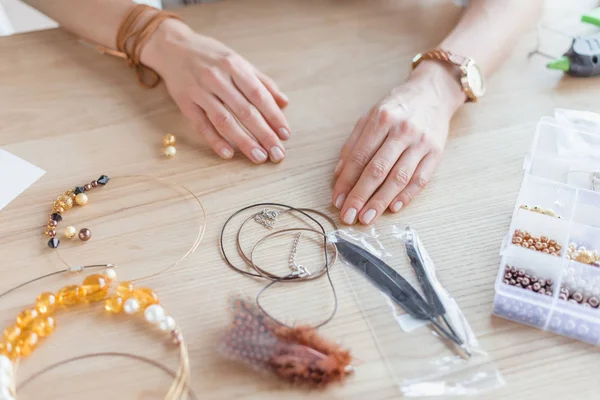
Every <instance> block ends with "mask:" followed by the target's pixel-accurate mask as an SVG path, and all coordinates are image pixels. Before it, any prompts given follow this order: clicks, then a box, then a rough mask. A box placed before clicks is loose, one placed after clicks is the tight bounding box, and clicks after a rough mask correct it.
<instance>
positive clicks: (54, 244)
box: [45, 175, 206, 281]
mask: <svg viewBox="0 0 600 400" xmlns="http://www.w3.org/2000/svg"><path fill="white" fill-rule="evenodd" d="M123 179H129V180H134V181H136V182H137V181H139V180H142V179H147V180H151V181H153V182H156V183H159V184H163V185H167V186H171V187H176V188H178V189H181V191H183V192H185V193H186V195H189V196H191V197H192V199H193V200H194V202H195V203H197V204H198V207H199V209H200V212H199V215H198V217H199V218H198V219H199V220H200V221H199V224H198V230H197V233H196V236H195V238H194V242H193V243H192V245H191V247H190V248H189V249H188V250H187V251H186V252H185V254H183V255H182V256H181V257H180V258H179V259H178V260H177V261H175V262H174V263H172V264H170V265H167V266H166V267H164V268H163V269H162V270H160V271H158V272H155V273H151V274H148V275H145V276H142V277H137V278H135V279H133V281H140V280H142V279H147V278H152V277H155V276H157V275H160V274H162V273H164V272H166V271H168V270H170V269H171V268H174V267H176V266H177V265H179V264H180V263H182V262H183V261H184V260H185V259H187V257H188V256H189V255H190V254H192V253H193V252H194V251H196V249H197V248H198V246H200V243H201V242H202V239H203V238H204V233H205V232H206V211H205V209H204V205H203V204H202V201H200V199H199V197H198V196H197V195H195V194H194V193H193V192H192V191H191V190H190V189H188V188H187V187H185V186H183V185H182V184H180V183H177V182H175V181H171V180H168V179H164V178H158V177H154V176H150V175H120V176H117V177H113V178H109V177H108V176H107V175H102V176H100V178H98V179H97V180H94V181H91V182H90V183H87V184H85V185H83V186H77V187H75V188H74V189H69V190H67V191H66V192H64V193H63V194H61V195H60V196H58V198H57V199H56V200H55V201H54V203H53V205H52V211H51V214H50V217H49V220H48V224H47V226H46V230H45V234H46V235H47V236H50V240H49V241H48V246H49V247H50V248H52V249H54V250H55V252H56V254H57V256H58V258H59V259H60V260H61V261H62V263H63V264H64V265H65V266H67V267H68V269H72V268H77V267H72V264H71V263H69V262H67V261H66V260H65V259H64V258H63V257H62V256H61V254H60V252H59V251H58V246H59V245H60V240H59V239H58V238H57V237H56V236H57V231H56V228H57V226H58V223H59V222H61V221H62V220H63V216H64V214H65V213H66V212H67V211H69V210H71V209H72V208H73V207H74V206H75V205H77V206H84V205H86V204H88V201H89V199H88V196H87V194H86V193H87V192H88V191H90V190H92V189H93V188H97V187H100V186H105V185H106V184H108V182H109V181H112V182H115V181H117V182H118V181H120V180H123ZM76 233H77V231H76V229H75V228H74V227H71V226H69V227H67V228H66V230H65V232H64V236H65V237H67V238H73V237H74V236H75V234H76ZM79 238H80V239H81V240H83V241H87V240H89V239H90V238H91V231H90V230H89V229H87V228H84V229H81V230H80V231H79ZM103 265H107V264H103Z"/></svg>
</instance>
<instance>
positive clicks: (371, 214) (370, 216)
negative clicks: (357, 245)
mask: <svg viewBox="0 0 600 400" xmlns="http://www.w3.org/2000/svg"><path fill="white" fill-rule="evenodd" d="M376 215H377V211H375V210H373V209H372V208H371V209H369V210H367V212H366V213H364V214H363V216H362V219H363V222H364V223H365V224H367V225H368V224H370V223H371V221H373V218H375V216H376Z"/></svg>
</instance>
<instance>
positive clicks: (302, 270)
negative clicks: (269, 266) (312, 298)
mask: <svg viewBox="0 0 600 400" xmlns="http://www.w3.org/2000/svg"><path fill="white" fill-rule="evenodd" d="M301 237H302V233H299V234H297V235H296V239H294V244H293V246H292V252H291V253H290V260H289V267H290V269H291V270H292V274H291V275H292V276H297V277H299V278H306V277H307V276H310V275H311V273H310V271H309V270H308V269H306V267H305V266H304V265H298V264H297V263H296V254H298V245H299V244H300V238H301Z"/></svg>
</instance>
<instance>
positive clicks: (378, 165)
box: [333, 63, 465, 225]
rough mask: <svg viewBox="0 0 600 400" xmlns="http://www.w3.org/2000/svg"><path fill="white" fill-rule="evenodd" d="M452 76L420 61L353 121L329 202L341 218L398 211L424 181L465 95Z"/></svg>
mask: <svg viewBox="0 0 600 400" xmlns="http://www.w3.org/2000/svg"><path fill="white" fill-rule="evenodd" d="M455 79H456V78H455V77H454V76H453V75H452V74H451V73H450V71H449V70H447V69H446V68H445V67H444V66H442V65H440V64H437V63H436V64H429V65H425V64H424V65H423V66H422V67H421V66H420V67H419V68H417V70H415V71H413V73H412V74H411V77H410V78H409V79H408V80H407V81H406V82H405V83H404V84H402V85H400V86H399V87H397V88H395V89H394V90H392V92H391V93H390V94H389V95H387V96H386V97H385V98H384V99H383V100H381V101H380V102H379V103H378V104H377V105H376V106H375V107H373V108H372V109H371V111H370V112H369V113H368V114H367V115H366V116H364V117H362V118H361V119H360V120H359V121H358V123H357V124H356V126H355V127H354V130H353V132H352V134H351V135H350V138H349V139H348V141H347V142H346V144H345V145H344V147H343V149H342V153H341V157H340V160H339V162H338V164H337V166H336V169H335V175H336V178H337V181H336V184H335V188H334V190H333V204H334V205H335V206H336V207H337V208H338V209H340V210H341V218H342V221H343V222H344V223H346V224H353V223H355V222H356V220H357V218H358V220H359V221H360V222H361V223H363V224H365V225H368V224H370V223H371V222H373V221H374V220H375V219H376V218H377V217H378V216H380V215H382V214H383V213H384V212H385V210H386V209H387V208H388V207H389V209H390V210H391V211H392V212H398V211H400V209H402V208H403V207H405V206H407V205H408V204H409V203H410V202H411V201H412V200H413V199H414V198H415V196H417V195H418V194H419V193H420V192H421V191H422V190H423V188H425V186H427V183H428V182H429V180H430V179H431V177H432V175H433V172H434V170H435V168H436V167H437V165H438V163H439V161H440V159H441V156H442V151H443V150H444V146H445V144H446V138H447V136H448V129H449V123H450V119H451V118H452V115H453V113H454V111H455V110H456V109H457V108H458V105H460V104H462V103H463V102H464V99H465V97H464V94H462V92H461V91H460V86H459V85H458V81H457V80H455Z"/></svg>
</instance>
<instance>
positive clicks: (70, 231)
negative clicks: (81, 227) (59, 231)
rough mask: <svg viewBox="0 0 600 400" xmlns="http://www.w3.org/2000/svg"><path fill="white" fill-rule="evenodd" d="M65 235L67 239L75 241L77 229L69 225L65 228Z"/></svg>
mask: <svg viewBox="0 0 600 400" xmlns="http://www.w3.org/2000/svg"><path fill="white" fill-rule="evenodd" d="M63 235H64V236H65V237H66V238H67V239H73V238H74V237H75V235H77V229H76V228H75V227H74V226H71V225H69V226H67V227H66V228H65V230H64V232H63Z"/></svg>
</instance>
